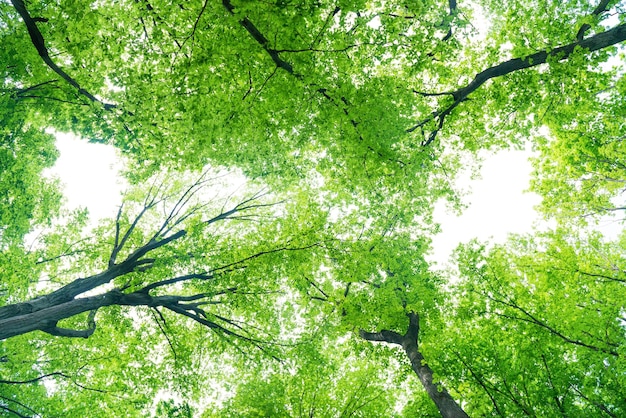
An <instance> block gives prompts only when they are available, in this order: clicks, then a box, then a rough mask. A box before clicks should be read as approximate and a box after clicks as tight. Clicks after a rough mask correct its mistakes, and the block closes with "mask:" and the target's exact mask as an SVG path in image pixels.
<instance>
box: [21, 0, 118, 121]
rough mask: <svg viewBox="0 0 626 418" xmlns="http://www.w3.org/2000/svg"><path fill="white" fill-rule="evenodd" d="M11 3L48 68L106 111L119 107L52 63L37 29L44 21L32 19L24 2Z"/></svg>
mask: <svg viewBox="0 0 626 418" xmlns="http://www.w3.org/2000/svg"><path fill="white" fill-rule="evenodd" d="M11 3H12V4H13V7H15V10H16V11H17V12H18V13H19V15H20V16H21V17H22V20H24V24H25V25H26V29H27V30H28V34H29V35H30V39H31V41H32V43H33V45H34V46H35V48H36V49H37V53H39V56H40V57H41V59H43V61H44V62H45V63H46V65H47V66H48V67H50V69H51V70H52V71H54V72H55V73H57V74H58V75H59V76H61V78H63V79H64V80H65V81H67V82H68V83H69V84H70V85H71V86H73V87H75V88H76V89H77V90H78V92H79V93H80V94H82V95H83V96H85V97H87V98H88V99H89V100H91V101H92V102H95V103H100V104H102V105H103V106H104V109H105V110H112V109H114V108H115V107H117V106H116V105H114V104H111V103H104V102H103V101H101V100H100V99H98V98H97V97H96V96H94V95H93V94H91V93H89V92H88V91H87V90H85V89H84V88H82V87H81V86H80V84H78V82H77V81H76V80H75V79H74V78H72V77H71V76H70V75H69V74H67V73H66V72H65V71H63V69H62V68H60V67H59V66H58V65H56V63H55V62H54V61H52V58H50V54H49V53H48V48H46V43H45V40H44V38H43V35H42V34H41V31H40V30H39V28H38V27H37V22H38V21H42V20H41V19H39V18H33V17H31V15H30V13H29V12H28V10H27V9H26V5H25V4H24V1H23V0H11Z"/></svg>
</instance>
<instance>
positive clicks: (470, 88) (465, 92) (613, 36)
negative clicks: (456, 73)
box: [406, 24, 626, 147]
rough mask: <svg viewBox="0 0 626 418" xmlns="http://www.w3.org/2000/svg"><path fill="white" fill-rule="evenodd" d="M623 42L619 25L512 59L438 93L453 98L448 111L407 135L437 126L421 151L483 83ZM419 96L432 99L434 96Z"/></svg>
mask: <svg viewBox="0 0 626 418" xmlns="http://www.w3.org/2000/svg"><path fill="white" fill-rule="evenodd" d="M624 40H626V24H621V25H619V26H616V27H614V28H612V29H609V30H607V31H605V32H601V33H598V34H596V35H594V36H591V37H589V38H587V39H583V40H580V41H576V42H573V43H570V44H568V45H564V46H560V47H558V48H554V49H552V50H547V49H546V50H542V51H538V52H535V53H534V54H531V55H528V56H526V57H524V58H514V59H511V60H508V61H505V62H502V63H500V64H498V65H495V66H493V67H489V68H487V69H486V70H483V71H482V72H480V73H478V74H477V75H476V76H475V77H474V79H473V80H472V81H471V82H470V83H469V84H468V85H466V86H465V87H462V88H460V89H458V90H455V91H453V92H446V93H440V94H441V95H451V96H452V98H453V102H452V103H451V104H450V105H448V106H447V107H445V108H442V109H439V110H437V111H435V112H433V113H432V114H431V115H430V116H428V117H427V118H425V119H423V120H421V121H420V122H418V123H417V124H416V125H414V126H412V127H410V128H408V129H406V132H407V133H410V132H413V131H415V130H417V129H419V128H423V127H424V126H425V125H426V124H428V123H429V122H436V123H437V127H436V128H435V129H434V130H432V131H431V132H430V134H429V136H428V138H427V139H426V140H425V141H423V142H422V144H421V145H422V146H424V147H425V146H428V145H429V144H431V143H432V142H433V141H434V140H435V138H436V136H437V134H438V132H439V131H440V130H441V129H442V127H443V124H444V119H445V118H446V116H448V115H449V114H450V113H451V112H452V111H453V110H454V109H455V108H456V107H457V106H458V105H459V104H461V103H462V102H463V101H465V100H467V98H468V96H469V95H470V94H472V93H473V92H474V91H476V90H477V89H478V88H479V87H481V86H482V85H483V84H484V83H485V82H487V81H489V80H491V79H492V78H497V77H502V76H505V75H507V74H510V73H512V72H515V71H520V70H524V69H527V68H531V67H536V66H538V65H541V64H545V63H546V62H547V61H548V60H549V59H556V60H559V61H562V60H565V59H567V58H569V57H570V56H571V55H572V53H574V51H576V50H577V49H582V50H585V51H586V52H587V53H589V52H594V51H598V50H600V49H603V48H606V47H609V46H611V45H615V44H618V43H620V42H623V41H624ZM420 94H422V95H424V94H429V95H434V94H436V93H420Z"/></svg>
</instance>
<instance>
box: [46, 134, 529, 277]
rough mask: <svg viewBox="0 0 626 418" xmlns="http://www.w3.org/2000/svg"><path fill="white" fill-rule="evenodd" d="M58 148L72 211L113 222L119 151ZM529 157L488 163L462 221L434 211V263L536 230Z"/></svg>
mask: <svg viewBox="0 0 626 418" xmlns="http://www.w3.org/2000/svg"><path fill="white" fill-rule="evenodd" d="M57 147H58V148H59V151H60V153H61V156H60V158H59V159H58V160H57V163H56V165H55V166H54V168H53V169H51V170H50V173H51V174H53V175H56V176H58V177H59V178H60V179H61V181H62V182H63V183H64V184H65V190H64V194H65V196H66V198H67V205H68V207H69V208H77V207H79V206H83V207H87V208H88V209H89V214H90V218H91V219H92V221H97V220H98V219H102V218H106V217H113V216H115V214H116V213H117V208H118V207H119V205H120V203H121V192H122V191H123V189H124V182H123V179H121V178H120V177H119V176H118V172H119V170H120V168H121V167H120V165H119V163H117V158H116V151H115V149H114V148H113V147H111V146H106V145H102V144H92V143H89V142H87V141H85V140H79V139H76V138H73V137H72V136H70V135H65V134H60V135H58V136H57ZM529 155H530V154H529V153H528V152H525V151H504V152H500V153H498V154H495V155H494V156H491V157H488V158H487V159H486V160H485V162H484V164H483V169H482V172H481V173H482V179H480V180H469V179H468V180H467V185H468V187H469V188H471V189H472V191H473V193H472V194H471V195H469V196H467V197H466V198H465V201H466V202H471V205H470V206H469V207H468V208H467V209H465V210H464V212H463V214H462V215H461V216H456V215H453V214H450V213H448V211H447V210H446V209H445V205H444V204H441V205H439V206H438V207H437V208H436V210H435V219H436V221H437V222H439V223H440V224H441V226H442V233H440V234H439V235H437V236H436V237H435V238H434V240H433V245H434V251H435V253H434V255H433V257H432V260H433V261H436V262H437V263H438V264H439V265H440V266H443V264H444V263H445V262H446V260H447V259H448V257H449V255H450V253H451V252H452V250H453V249H454V248H455V247H456V246H457V245H458V244H459V243H462V242H467V241H469V240H470V239H472V238H479V239H481V240H487V239H490V240H491V241H496V242H504V240H505V239H506V236H507V234H509V233H522V232H528V231H530V230H531V229H532V226H533V223H534V222H536V221H538V220H539V216H538V215H537V213H536V212H535V211H534V209H533V207H534V206H535V205H537V204H538V203H539V202H540V198H539V196H537V195H535V194H532V193H524V190H526V189H527V188H528V180H529V175H530V171H531V165H530V163H529V161H528V157H529ZM492 238H493V240H492Z"/></svg>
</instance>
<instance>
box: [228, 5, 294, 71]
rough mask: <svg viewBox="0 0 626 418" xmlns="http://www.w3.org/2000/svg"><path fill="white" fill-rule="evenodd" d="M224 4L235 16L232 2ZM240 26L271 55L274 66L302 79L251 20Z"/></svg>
mask: <svg viewBox="0 0 626 418" xmlns="http://www.w3.org/2000/svg"><path fill="white" fill-rule="evenodd" d="M222 4H223V5H224V7H225V8H226V10H228V12H229V13H230V14H231V15H233V16H234V15H235V7H234V6H233V4H232V3H231V2H230V0H222ZM239 24H241V26H243V28H244V29H245V30H246V31H247V32H248V33H249V34H250V36H252V38H254V40H255V41H257V42H258V43H259V45H261V47H262V48H263V49H264V50H265V52H267V53H268V54H269V56H270V57H271V58H272V61H274V64H276V66H277V67H278V68H282V69H283V70H285V71H287V72H288V73H289V74H291V75H293V76H294V77H296V78H298V79H302V74H298V73H296V72H294V70H293V66H292V65H291V64H290V63H289V62H287V61H285V60H283V59H282V58H281V57H280V54H279V52H278V51H277V50H275V49H273V48H271V47H270V46H269V42H268V40H267V38H266V37H265V36H263V34H262V33H261V32H260V31H259V29H258V28H257V27H256V26H255V25H254V23H252V22H251V21H250V19H248V18H247V17H244V18H243V19H241V20H240V21H239Z"/></svg>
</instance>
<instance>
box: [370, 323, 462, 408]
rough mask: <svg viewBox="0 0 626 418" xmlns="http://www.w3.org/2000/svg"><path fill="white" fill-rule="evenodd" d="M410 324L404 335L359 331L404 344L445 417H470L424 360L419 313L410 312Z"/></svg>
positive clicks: (419, 375) (412, 362)
mask: <svg viewBox="0 0 626 418" xmlns="http://www.w3.org/2000/svg"><path fill="white" fill-rule="evenodd" d="M407 316H408V317H409V326H408V327H407V331H406V333H405V334H404V335H400V334H398V333H397V332H394V331H388V330H383V331H380V332H365V331H363V330H360V331H359V335H360V336H361V338H363V339H365V340H368V341H382V342H387V343H391V344H398V345H400V346H402V348H403V349H404V352H405V353H406V355H407V357H408V358H409V360H410V361H411V367H412V369H413V371H414V372H415V374H416V375H417V377H418V378H419V379H420V382H422V385H423V386H424V389H425V390H426V392H427V393H428V396H429V397H430V399H431V400H432V401H433V402H434V403H435V405H437V409H439V412H440V413H441V415H442V416H443V417H444V418H469V417H468V415H467V414H466V413H465V411H463V409H462V408H461V407H460V406H459V404H458V403H457V402H456V401H455V400H454V399H453V398H452V396H451V395H450V394H449V393H448V391H447V390H446V389H445V388H443V387H442V385H441V384H439V383H435V382H434V381H433V371H432V369H431V368H430V367H429V366H428V365H427V364H426V362H425V361H424V356H423V355H422V353H421V352H420V351H419V349H418V344H417V338H418V335H419V315H418V314H416V313H414V312H410V313H409V314H408V315H407Z"/></svg>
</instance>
